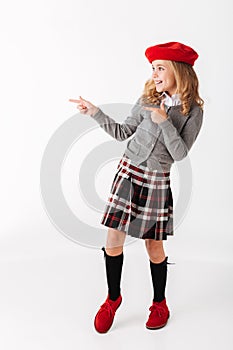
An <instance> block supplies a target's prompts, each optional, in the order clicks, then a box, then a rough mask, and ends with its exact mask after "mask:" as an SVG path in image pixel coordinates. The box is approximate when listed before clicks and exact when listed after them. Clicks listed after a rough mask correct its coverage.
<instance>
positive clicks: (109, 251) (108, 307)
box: [94, 228, 126, 333]
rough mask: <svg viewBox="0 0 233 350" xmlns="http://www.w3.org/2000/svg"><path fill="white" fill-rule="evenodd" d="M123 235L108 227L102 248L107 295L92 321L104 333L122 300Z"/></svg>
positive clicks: (123, 233)
mask: <svg viewBox="0 0 233 350" xmlns="http://www.w3.org/2000/svg"><path fill="white" fill-rule="evenodd" d="M125 235H126V234H125V232H122V231H118V230H116V229H111V228H109V229H108V236H107V242H106V249H105V248H104V247H103V248H102V249H103V251H104V257H105V266H106V275H107V283H108V296H107V299H106V301H105V302H104V304H103V305H102V306H101V307H100V310H99V311H98V313H97V314H96V317H95V321H94V324H95V328H96V330H97V331H98V332H100V333H106V332H107V331H108V330H109V329H110V327H111V325H112V323H113V320H114V316H115V312H116V310H117V309H118V307H119V306H120V304H121V301H122V296H121V289H120V281H121V271H122V265H123V244H124V241H125Z"/></svg>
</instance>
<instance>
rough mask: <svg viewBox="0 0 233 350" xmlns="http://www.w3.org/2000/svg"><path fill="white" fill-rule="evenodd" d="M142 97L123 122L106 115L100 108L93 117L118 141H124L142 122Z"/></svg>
mask: <svg viewBox="0 0 233 350" xmlns="http://www.w3.org/2000/svg"><path fill="white" fill-rule="evenodd" d="M139 101H140V98H139V99H138V100H137V101H136V103H135V104H134V106H133V107H132V108H131V111H130V115H129V116H128V117H127V118H126V119H125V120H124V121H123V122H122V123H117V122H116V121H115V120H114V119H113V118H111V117H109V116H108V115H106V114H105V113H104V112H103V111H102V110H101V109H100V108H98V111H97V112H96V113H95V114H94V115H92V116H91V117H92V118H93V119H94V120H96V122H97V123H98V124H99V125H100V127H101V128H102V129H104V131H105V132H107V133H108V134H109V135H110V136H112V137H113V138H115V139H116V140H117V141H124V140H126V139H127V138H129V137H130V136H131V135H132V134H133V133H135V131H136V129H137V126H138V125H139V124H140V123H141V122H142V120H143V116H142V114H141V110H142V106H141V105H140V102H139Z"/></svg>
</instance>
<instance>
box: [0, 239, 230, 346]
mask: <svg viewBox="0 0 233 350" xmlns="http://www.w3.org/2000/svg"><path fill="white" fill-rule="evenodd" d="M53 238H54V244H51V241H46V240H42V241H41V240H40V238H39V236H35V237H33V236H32V239H31V240H30V239H28V240H25V242H24V244H22V241H21V243H20V242H19V241H18V242H17V240H16V239H15V237H12V239H10V238H9V239H8V240H3V244H2V245H1V253H2V254H1V261H0V263H1V269H0V276H1V288H0V296H1V298H0V303H1V304H0V327H1V328H0V329H1V336H0V347H1V349H3V350H13V349H17V350H18V349H24V350H27V349H28V350H29V349H30V350H32V349H33V350H37V349H40V350H51V349H56V350H59V349H70V350H73V349H101V350H104V349H111V350H115V349H118V350H119V349H131V348H133V349H135V350H136V349H143V348H148V349H163V350H164V349H169V350H170V349H173V350H175V349H179V350H182V349H185V350H186V349H189V350H192V349H195V350H196V349H201V350H202V349H211V350H215V349H216V350H217V349H218V350H219V349H220V348H221V349H224V350H227V349H229V350H230V349H232V348H233V331H232V325H233V317H232V311H233V310H232V307H233V285H232V270H233V265H232V264H229V263H224V262H217V261H216V262H215V261H208V260H205V261H200V259H196V260H194V259H190V260H188V259H186V260H185V259H182V258H180V259H177V258H176V259H174V258H173V259H169V261H170V262H175V265H168V279H167V289H166V294H167V301H168V306H169V308H170V311H171V317H170V319H169V322H168V324H167V326H166V327H164V328H163V329H160V330H156V331H150V330H148V329H146V328H145V322H146V320H147V317H148V315H149V310H148V309H149V306H150V304H151V300H152V284H151V279H150V272H149V263H148V259H147V256H146V253H145V251H144V249H143V247H144V245H143V244H142V242H139V243H133V244H132V245H129V246H126V247H125V258H124V267H123V274H122V294H123V302H122V305H121V306H120V308H119V309H118V311H117V314H116V317H115V320H114V324H113V326H112V328H111V330H110V331H109V332H108V333H107V334H98V333H97V332H96V331H95V329H94V327H93V319H94V316H95V313H96V312H97V310H98V308H99V306H100V305H101V303H102V302H103V301H104V299H105V297H106V283H105V270H104V269H105V267H104V258H103V252H102V251H101V250H95V249H88V248H85V247H82V246H79V245H77V244H74V243H72V242H70V241H69V240H67V239H66V238H64V237H62V236H61V235H59V234H57V235H56V234H55V235H54V237H53ZM171 239H173V238H171ZM17 247H20V250H19V249H18V248H17Z"/></svg>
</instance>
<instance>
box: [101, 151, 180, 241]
mask: <svg viewBox="0 0 233 350" xmlns="http://www.w3.org/2000/svg"><path fill="white" fill-rule="evenodd" d="M101 224H102V225H105V226H108V227H111V228H114V229H117V230H120V231H124V232H125V233H126V234H128V235H130V236H132V237H135V238H142V239H146V238H150V239H155V240H166V239H167V236H168V235H173V234H174V233H173V196H172V191H171V187H170V172H158V170H150V169H149V168H148V167H147V166H145V165H143V163H142V164H140V165H139V166H136V165H134V164H133V162H132V161H131V159H130V158H128V156H126V154H123V156H122V158H121V160H120V161H119V163H118V166H117V172H116V174H115V176H114V179H113V182H112V186H111V190H110V195H109V197H108V201H107V203H106V206H105V209H104V214H103V217H102V219H101Z"/></svg>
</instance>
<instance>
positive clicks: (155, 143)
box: [92, 98, 203, 172]
mask: <svg viewBox="0 0 233 350" xmlns="http://www.w3.org/2000/svg"><path fill="white" fill-rule="evenodd" d="M144 106H151V107H158V106H157V105H153V104H146V105H144ZM164 106H165V110H166V113H167V116H168V117H167V119H166V120H164V121H163V122H160V123H155V122H153V121H152V119H151V111H147V110H145V109H143V106H142V105H141V104H140V98H138V100H137V101H136V103H135V104H134V106H133V107H132V109H131V112H130V115H129V116H128V117H127V118H126V119H125V120H124V122H122V123H118V122H116V121H115V120H114V119H113V118H111V117H110V116H108V115H106V114H105V113H104V112H103V111H102V110H101V109H100V108H98V111H97V112H96V113H95V114H94V115H92V118H93V119H94V120H96V122H97V123H98V124H99V125H100V127H101V128H103V129H104V131H105V132H107V133H108V134H109V135H111V136H112V137H113V138H115V139H116V140H118V141H124V140H126V139H128V138H129V137H130V136H132V135H133V134H134V136H133V137H132V138H131V139H130V140H129V141H128V142H127V145H126V149H125V154H126V155H127V156H128V157H129V158H130V159H131V160H132V162H133V163H134V164H135V165H136V166H138V165H140V164H143V165H146V166H147V167H148V168H149V169H150V170H156V169H157V170H158V171H164V172H169V171H170V169H171V165H172V163H174V161H179V160H182V159H183V158H185V157H186V156H187V154H188V152H189V150H190V149H191V147H192V145H193V143H194V141H195V140H196V138H197V136H198V134H199V131H200V129H201V126H202V122H203V110H202V109H201V108H200V107H199V106H198V105H197V104H196V103H194V104H193V105H192V107H191V110H190V112H189V114H188V115H187V116H183V115H182V114H181V112H180V108H181V105H175V106H170V107H169V106H167V105H166V104H165V105H164Z"/></svg>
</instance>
